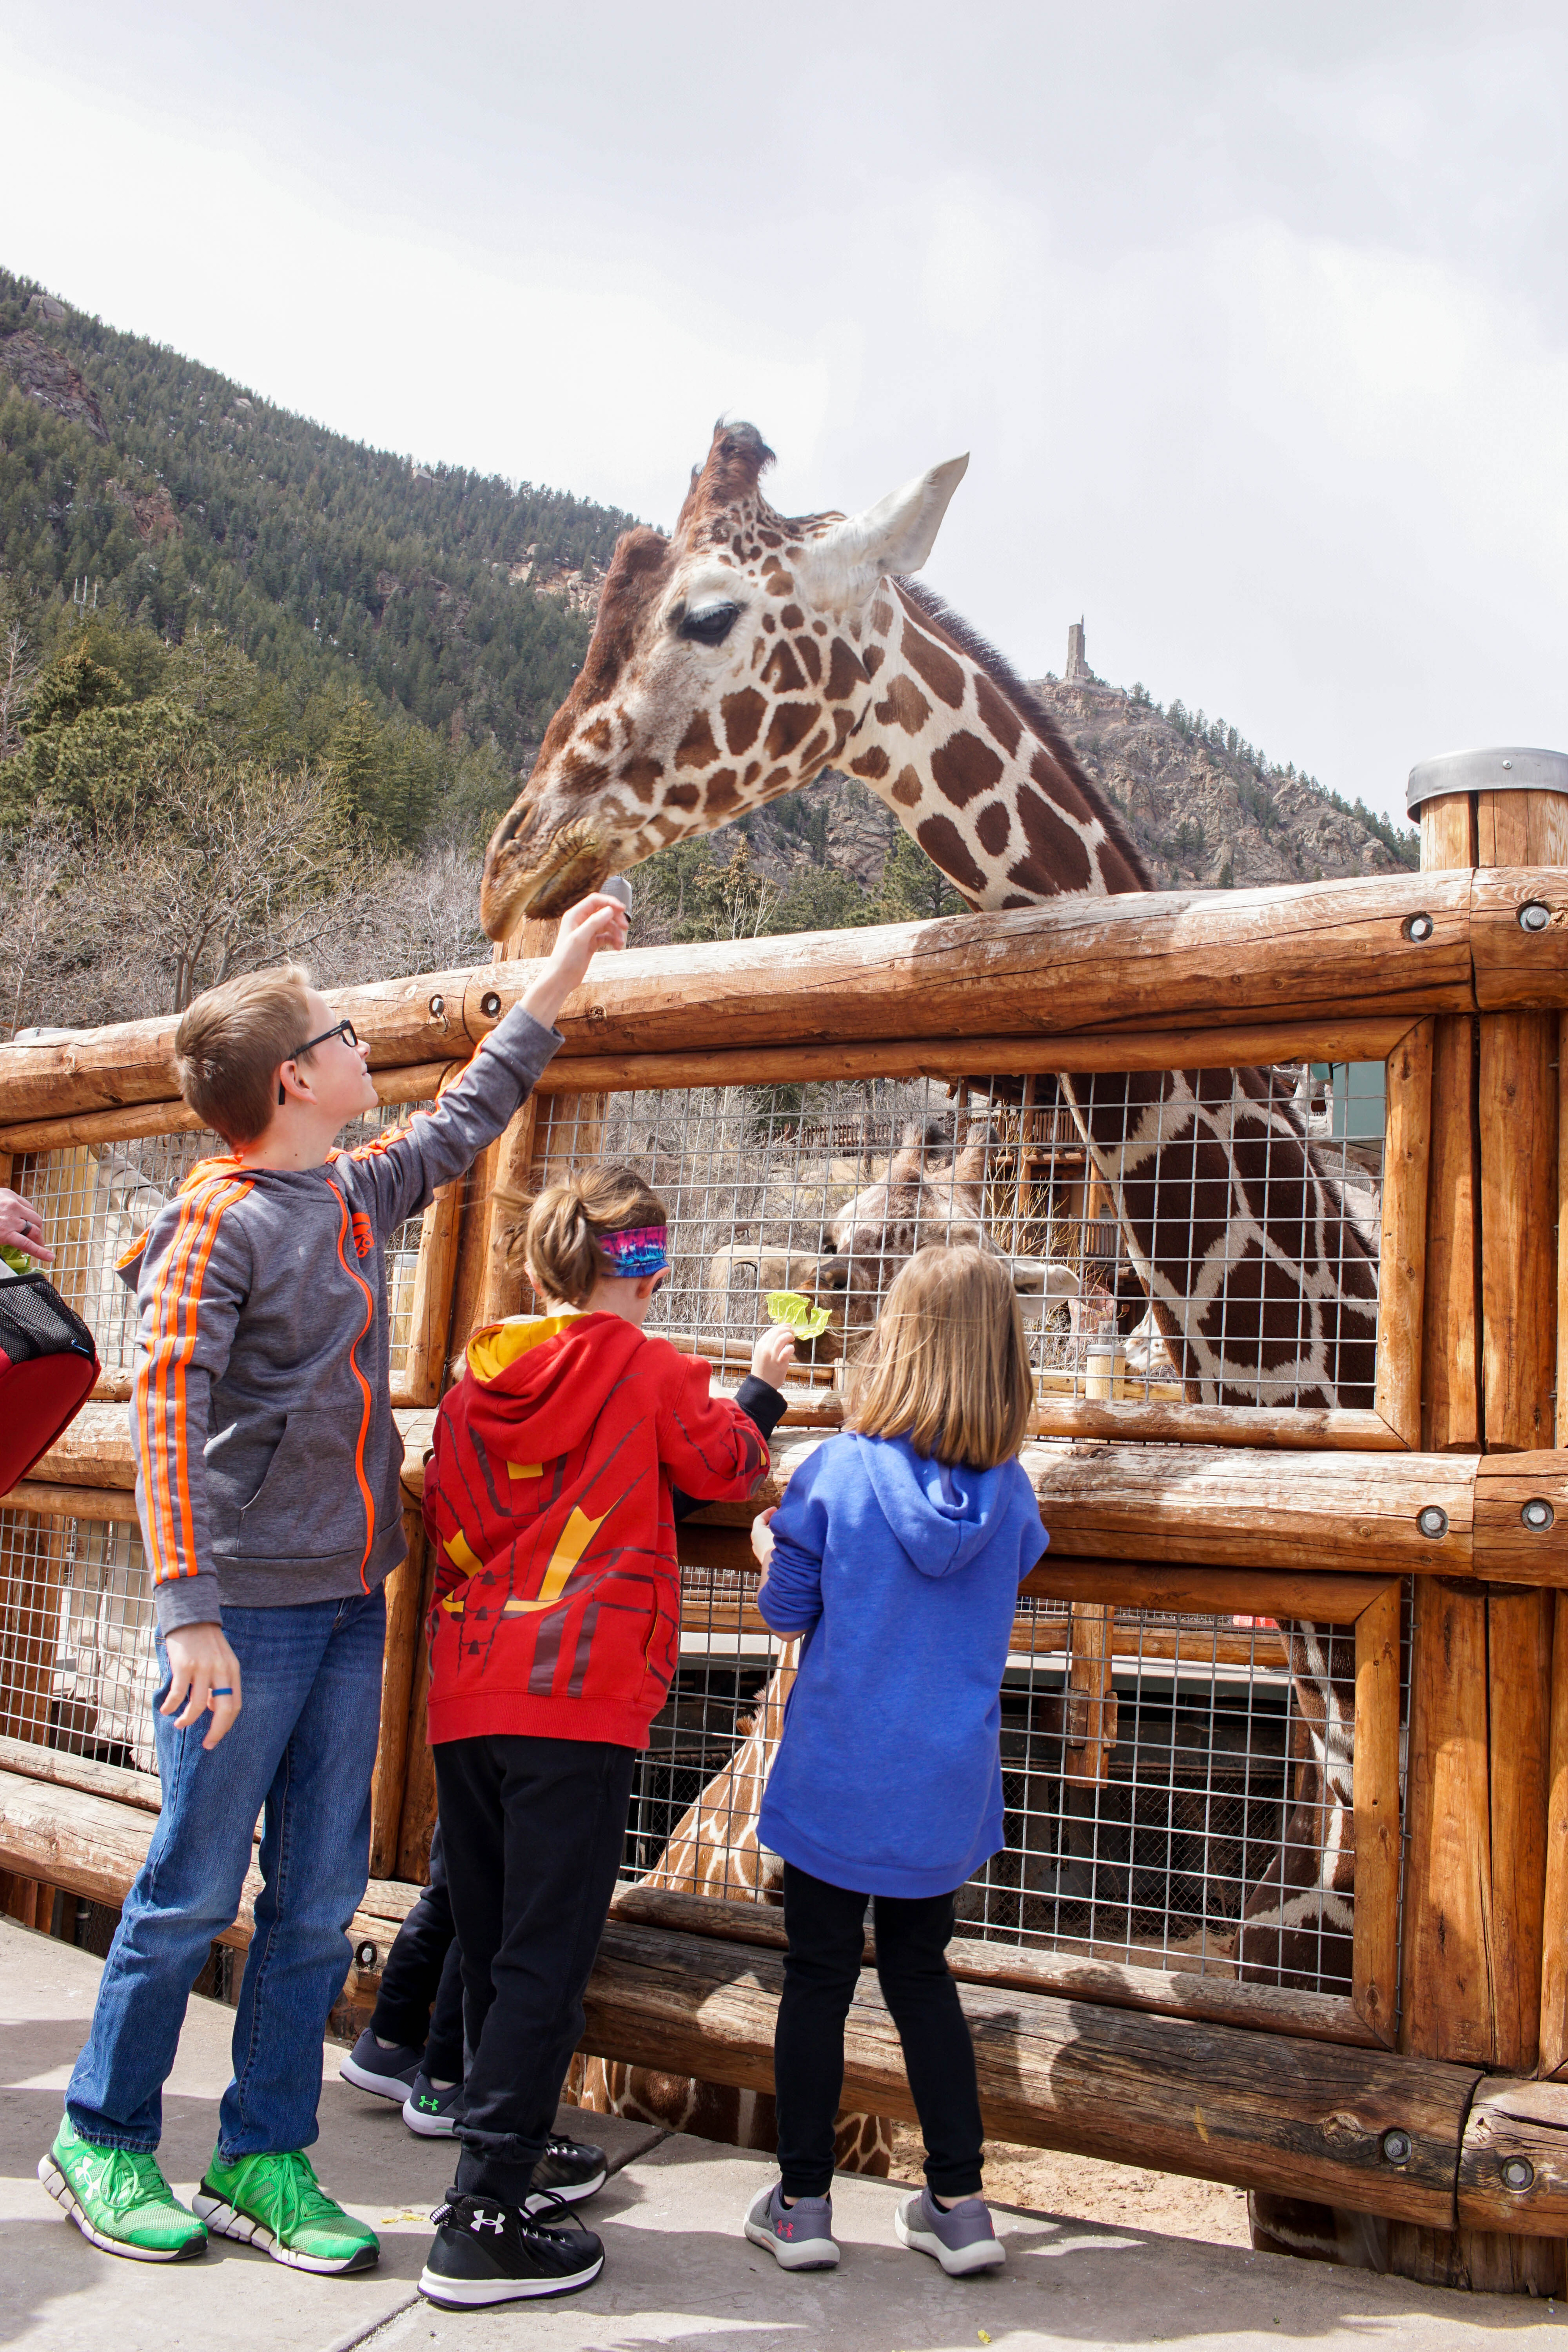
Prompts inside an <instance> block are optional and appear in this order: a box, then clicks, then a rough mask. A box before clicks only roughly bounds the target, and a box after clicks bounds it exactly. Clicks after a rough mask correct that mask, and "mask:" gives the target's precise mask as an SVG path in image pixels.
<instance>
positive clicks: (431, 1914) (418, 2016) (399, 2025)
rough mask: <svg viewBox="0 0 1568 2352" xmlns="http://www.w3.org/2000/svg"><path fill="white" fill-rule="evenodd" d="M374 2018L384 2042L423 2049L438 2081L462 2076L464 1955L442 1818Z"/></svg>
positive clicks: (391, 1954)
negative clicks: (450, 1891) (449, 1891)
mask: <svg viewBox="0 0 1568 2352" xmlns="http://www.w3.org/2000/svg"><path fill="white" fill-rule="evenodd" d="M432 2002H434V2003H435V2007H434V2009H432V2007H431V2003H432ZM370 2022H371V2028H372V2031H373V2032H376V2033H378V2034H380V2036H381V2038H382V2040H383V2041H384V2042H402V2043H403V2044H404V2045H405V2048H407V2049H410V2050H423V2051H424V2053H425V2072H426V2074H429V2075H433V2076H434V2078H435V2079H436V2081H437V2082H438V2083H460V2082H461V2081H462V2079H463V1955H462V1953H461V1952H460V1951H459V1950H458V1943H457V1936H456V1931H455V1930H454V1928H453V1926H452V1904H451V1898H450V1896H449V1895H447V1868H446V1860H445V1857H444V1855H443V1853H442V1852H441V1826H440V1823H439V1822H437V1825H436V1834H435V1836H434V1837H433V1838H432V1839H431V1841H430V1884H429V1885H428V1886H426V1889H425V1891H424V1893H423V1894H422V1895H420V1897H419V1900H418V1902H417V1903H416V1905H415V1906H414V1908H413V1910H412V1911H410V1913H409V1914H408V1916H407V1918H406V1919H405V1921H404V1923H403V1925H402V1927H400V1928H399V1929H398V1931H397V1935H396V1937H395V1940H394V1942H393V1947H392V1949H391V1951H390V1952H388V1954H387V1956H386V1965H385V1967H384V1969H383V1970H382V1973H381V1990H380V1992H379V1994H378V1995H377V1997H376V2003H375V2010H374V2015H373V2016H372V2018H371V2021H370Z"/></svg>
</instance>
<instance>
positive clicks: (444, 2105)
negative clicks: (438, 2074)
mask: <svg viewBox="0 0 1568 2352" xmlns="http://www.w3.org/2000/svg"><path fill="white" fill-rule="evenodd" d="M403 2120H404V2122H405V2124H406V2125H407V2126H408V2128H409V2130H410V2131H411V2132H417V2133H418V2135H419V2137H420V2138H421V2139H454V2138H455V2137H457V2131H458V2125H459V2124H460V2123H461V2122H462V2120H463V2086H462V2084H461V2083H448V2084H447V2087H446V2089H445V2090H444V2091H438V2090H437V2088H436V2085H435V2084H434V2083H433V2082H432V2081H431V2080H430V2077H429V2075H428V2074H426V2072H425V2069H424V2068H423V2067H421V2068H420V2070H419V2072H418V2074H416V2075H415V2077H414V2087H413V2089H412V2090H411V2091H410V2092H409V2094H408V2096H407V2097H406V2098H405V2100H404V2102H403Z"/></svg>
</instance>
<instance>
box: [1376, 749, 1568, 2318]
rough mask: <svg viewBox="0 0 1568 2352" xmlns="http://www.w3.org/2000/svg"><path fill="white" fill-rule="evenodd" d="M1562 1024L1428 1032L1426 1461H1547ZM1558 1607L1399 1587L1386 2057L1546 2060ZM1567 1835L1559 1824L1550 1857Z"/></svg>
mask: <svg viewBox="0 0 1568 2352" xmlns="http://www.w3.org/2000/svg"><path fill="white" fill-rule="evenodd" d="M1421 819H1422V865H1423V867H1424V868H1426V867H1427V866H1457V865H1460V864H1463V863H1464V862H1466V860H1465V858H1464V857H1463V856H1462V855H1461V854H1460V853H1461V850H1462V849H1463V847H1464V846H1465V845H1466V844H1467V841H1468V845H1469V850H1470V856H1472V857H1473V859H1474V862H1475V863H1477V864H1478V865H1494V864H1508V865H1512V866H1523V865H1532V864H1538V863H1557V862H1560V861H1561V860H1562V859H1563V856H1564V854H1565V852H1568V822H1565V812H1564V809H1563V803H1562V802H1561V801H1560V800H1559V798H1558V796H1557V795H1555V794H1552V793H1494V792H1480V793H1478V794H1477V795H1476V796H1475V798H1474V800H1473V801H1472V800H1471V798H1470V796H1469V795H1468V794H1463V795H1462V794H1458V793H1456V794H1452V795H1449V796H1447V798H1445V799H1442V800H1437V801H1433V802H1428V803H1426V805H1425V806H1424V807H1423V809H1422V812H1421ZM1558 1026H1559V1024H1558V1021H1557V1019H1556V1016H1554V1015H1550V1014H1541V1013H1484V1014H1481V1015H1480V1016H1479V1018H1478V1019H1476V1020H1475V1021H1470V1020H1468V1019H1467V1018H1465V1017H1463V1016H1444V1017H1443V1018H1441V1019H1439V1020H1438V1021H1437V1023H1436V1037H1435V1043H1434V1065H1433V1090H1432V1118H1433V1140H1432V1158H1431V1181H1430V1190H1429V1196H1428V1197H1429V1216H1428V1236H1427V1278H1426V1329H1425V1333H1424V1345H1423V1374H1424V1377H1423V1384H1422V1437H1423V1443H1424V1444H1426V1446H1428V1447H1429V1448H1432V1449H1433V1450H1438V1451H1440V1450H1445V1449H1447V1450H1456V1451H1459V1450H1468V1449H1469V1448H1470V1447H1472V1446H1473V1447H1476V1448H1477V1449H1478V1450H1479V1448H1480V1447H1482V1446H1485V1447H1486V1448H1487V1449H1488V1450H1489V1451H1502V1452H1510V1451H1514V1450H1519V1449H1527V1448H1530V1447H1533V1446H1541V1445H1544V1444H1550V1443H1551V1436H1552V1431H1553V1423H1552V1412H1551V1404H1550V1397H1551V1391H1552V1386H1553V1382H1554V1378H1555V1373H1556V1369H1557V1356H1558V1347H1559V1337H1558V1328H1557V1322H1558V1318H1557V1268H1556V1265H1555V1262H1553V1263H1552V1268H1551V1274H1550V1276H1549V1277H1548V1278H1547V1279H1545V1280H1543V1279H1542V1273H1543V1270H1544V1269H1543V1267H1542V1257H1543V1255H1544V1254H1545V1253H1546V1252H1548V1251H1551V1252H1552V1256H1553V1261H1554V1260H1555V1250H1554V1244H1553V1240H1552V1234H1553V1226H1554V1224H1555V1222H1556V1212H1557V1206H1558V1183H1559V1175H1558V1164H1557V1160H1558V1101H1559V1088H1560V1085H1561V1071H1560V1069H1558V1068H1556V1067H1554V1066H1553V1065H1554V1064H1556V1063H1557V1061H1558V1058H1559V1057H1558V1055H1557V1050H1556V1049H1557V1043H1558V1035H1557V1033H1558ZM1556 1605H1557V1604H1555V1603H1554V1600H1553V1596H1552V1595H1551V1594H1548V1593H1542V1592H1537V1591H1507V1590H1499V1589H1498V1588H1497V1587H1495V1586H1493V1587H1491V1588H1489V1590H1488V1591H1476V1590H1475V1589H1473V1588H1468V1589H1467V1588H1466V1587H1464V1586H1462V1585H1458V1584H1456V1583H1452V1582H1449V1581H1447V1580H1441V1579H1437V1578H1433V1577H1420V1578H1417V1579H1416V1580H1415V1612H1414V1631H1413V1635H1412V1644H1411V1689H1410V1751H1409V1775H1408V1797H1407V1811H1408V1816H1409V1835H1410V1849H1409V1857H1408V1866H1407V1870H1406V1877H1405V1954H1404V1961H1405V1965H1404V1979H1403V1983H1402V1987H1401V1997H1402V1998H1401V2020H1400V2035H1399V2041H1400V2047H1401V2049H1404V2050H1407V2051H1410V2052H1412V2053H1416V2054H1419V2055H1422V2056H1429V2057H1434V2058H1445V2059H1450V2060H1457V2061H1461V2062H1462V2061H1465V2060H1469V2061H1471V2062H1473V2063H1480V2064H1482V2065H1485V2066H1490V2067H1496V2068H1500V2069H1506V2070H1507V2071H1508V2072H1509V2073H1510V2074H1517V2073H1525V2072H1529V2071H1530V2070H1531V2069H1532V2068H1533V2067H1534V2066H1535V2065H1536V2063H1537V2061H1538V2057H1540V2056H1541V2055H1542V2035H1543V2033H1544V2035H1545V2039H1546V2044H1547V2050H1546V2054H1548V2055H1550V2054H1551V2052H1552V2048H1553V2047H1557V2046H1560V2043H1561V2033H1562V2012H1563V1990H1562V1969H1563V1963H1562V1958H1561V1956H1560V1954H1558V1953H1557V1952H1556V1951H1555V1950H1554V1951H1553V1952H1552V1954H1551V1955H1550V1956H1548V1955H1546V1954H1545V1953H1544V1952H1543V1942H1544V1938H1545V1935H1546V1879H1547V1873H1548V1853H1549V1848H1550V1844H1551V1839H1550V1836H1549V1832H1548V1803H1547V1801H1548V1783H1549V1779H1550V1776H1551V1771H1552V1765H1553V1763H1554V1762H1555V1757H1554V1755H1553V1751H1552V1736H1553V1730H1554V1725H1553V1712H1554V1708H1553V1693H1552V1631H1553V1627H1552V1618H1553V1612H1554V1607H1555V1606H1556ZM1563 1713H1564V1715H1565V1716H1568V1694H1565V1695H1563ZM1555 1728H1556V1729H1557V1730H1558V1736H1559V1738H1560V1740H1561V1742H1562V1744H1563V1745H1564V1746H1568V1724H1564V1725H1563V1726H1560V1727H1555ZM1563 1794H1564V1797H1565V1798H1568V1790H1564V1791H1563ZM1565 1833H1568V1832H1565V1828H1564V1825H1563V1823H1562V1822H1560V1825H1559V1830H1558V1841H1559V1843H1560V1844H1561V1843H1563V1839H1564V1835H1565ZM1564 1860H1568V1855H1564V1856H1562V1857H1560V1864H1559V1867H1560V1868H1561V1862H1562V1861H1564ZM1559 1907H1561V1905H1560V1906H1559ZM1543 1960H1549V1965H1547V1966H1545V1967H1543ZM1553 1987H1555V1988H1556V1990H1555V1992H1554V1991H1553ZM1553 2000H1555V2003H1556V2016H1555V2020H1554V2021H1553V2020H1552V2017H1551V2015H1550V2012H1551V2010H1552V2001H1553ZM1543 2006H1544V2008H1545V2009H1546V2011H1548V2012H1549V2014H1548V2019H1547V2022H1546V2024H1545V2025H1544V2026H1543V2023H1542V2011H1543ZM1389 2261H1390V2267H1391V2268H1393V2269H1394V2270H1395V2271H1398V2272H1400V2273H1403V2274H1405V2276H1409V2277H1415V2278H1421V2279H1426V2280H1429V2281H1431V2282H1433V2283H1434V2284H1443V2285H1451V2286H1469V2287H1474V2288H1478V2289H1479V2288H1489V2289H1492V2290H1502V2291H1505V2292H1506V2291H1510V2290H1514V2291H1518V2290H1522V2289H1529V2290H1530V2291H1531V2292H1538V2293H1552V2292H1555V2291H1557V2290H1558V2289H1559V2288H1560V2286H1561V2284H1562V2279H1563V2249H1562V2248H1561V2246H1560V2245H1558V2244H1557V2242H1555V2241H1552V2240H1532V2239H1528V2238H1522V2237H1515V2236H1512V2235H1510V2234H1509V2233H1506V2232H1503V2231H1473V2230H1456V2231H1426V2230H1423V2231H1416V2230H1414V2229H1411V2228H1408V2227H1406V2226H1405V2225H1403V2224H1399V2223H1395V2224H1393V2225H1392V2226H1391V2229H1390V2232H1389Z"/></svg>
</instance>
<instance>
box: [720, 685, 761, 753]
mask: <svg viewBox="0 0 1568 2352" xmlns="http://www.w3.org/2000/svg"><path fill="white" fill-rule="evenodd" d="M719 709H720V712H721V716H722V718H723V720H724V740H725V741H726V742H727V743H728V745H729V746H730V749H731V751H737V752H739V751H750V750H751V748H752V744H753V743H754V742H755V741H756V740H757V737H758V736H759V735H760V734H761V733H762V731H763V719H765V718H766V717H767V714H768V705H767V698H766V697H765V696H764V695H761V694H759V693H758V692H757V690H756V688H755V687H753V686H747V687H742V689H741V691H740V693H739V694H727V695H726V696H725V697H724V699H723V701H722V702H721V704H720V705H719Z"/></svg>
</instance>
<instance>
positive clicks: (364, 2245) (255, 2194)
mask: <svg viewBox="0 0 1568 2352" xmlns="http://www.w3.org/2000/svg"><path fill="white" fill-rule="evenodd" d="M191 2202H192V2204H193V2205H194V2206H195V2210H196V2211H197V2212H198V2213H199V2214H200V2215H201V2217H202V2220H203V2221H205V2223H206V2225H207V2227H208V2229H209V2230H216V2231H217V2234H218V2236H219V2237H220V2238H237V2239H238V2240H239V2242H240V2243H241V2244H242V2245H246V2246H260V2247H261V2248H262V2249H263V2251H264V2252H267V2253H269V2254H270V2255H271V2257H272V2259H273V2261H274V2262H275V2263H289V2265H290V2266H291V2268H293V2269H294V2270H297V2271H368V2270H369V2269H370V2268H371V2267H372V2265H373V2264H374V2263H377V2262H379V2261H380V2259H381V2241H380V2239H379V2238H378V2237H377V2236H376V2234H375V2231H374V2230H372V2229H369V2228H367V2226H366V2225H365V2223H364V2222H363V2221H355V2220H354V2218H353V2214H352V2213H345V2212H344V2211H343V2209H342V2206H341V2205H340V2204H339V2203H338V2202H337V2200H336V2199H335V2198H332V2197H329V2196H328V2194H327V2192H326V2190H325V2189H323V2188H322V2186H321V2182H320V2181H319V2180H318V2179H317V2178H316V2176H315V2173H314V2171H313V2170H312V2169H311V2166H310V2158H309V2157H308V2156H305V2155H302V2154H301V2153H300V2150H299V2149H297V2148H296V2149H293V2150H291V2151H290V2152H289V2154H288V2155H287V2156H242V2157H241V2158H240V2159H239V2161H238V2163H237V2164H222V2163H220V2162H219V2161H218V2153H217V2150H216V2148H214V2150H213V2160H212V2162H211V2163H210V2164H209V2165H208V2167H207V2168H206V2170H205V2173H204V2174H203V2176H202V2185H201V2187H200V2189H198V2190H197V2191H196V2194H195V2197H194V2198H193V2199H192V2200H191Z"/></svg>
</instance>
